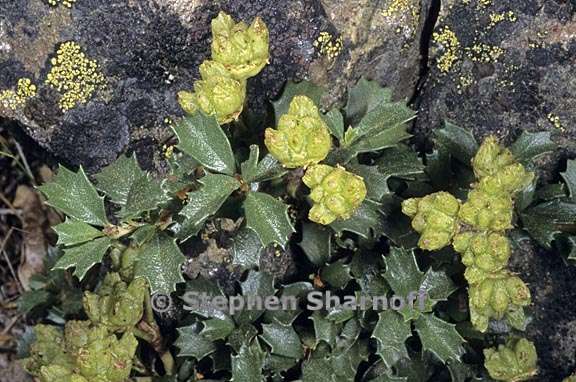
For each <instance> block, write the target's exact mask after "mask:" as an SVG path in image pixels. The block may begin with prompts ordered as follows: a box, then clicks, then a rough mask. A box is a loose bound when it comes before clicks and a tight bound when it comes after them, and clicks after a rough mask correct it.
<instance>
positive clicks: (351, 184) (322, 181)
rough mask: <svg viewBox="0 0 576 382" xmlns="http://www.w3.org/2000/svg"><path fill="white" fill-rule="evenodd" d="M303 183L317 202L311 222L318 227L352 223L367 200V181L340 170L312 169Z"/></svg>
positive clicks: (332, 168)
mask: <svg viewBox="0 0 576 382" xmlns="http://www.w3.org/2000/svg"><path fill="white" fill-rule="evenodd" d="M302 181H303V182H304V184H306V185H307V186H308V187H309V188H310V189H311V192H310V199H312V201H313V202H314V205H313V206H312V208H311V209H310V212H309V214H308V218H309V219H310V220H312V221H313V222H316V223H319V224H324V225H326V224H330V223H332V222H333V221H334V220H336V219H349V218H350V217H351V216H352V214H353V213H354V211H355V210H356V209H357V208H358V207H359V206H360V204H362V202H363V201H364V199H365V198H366V185H365V184H364V180H363V179H362V178H361V177H360V176H358V175H355V174H352V173H350V172H348V171H346V170H345V169H344V168H342V167H339V166H338V167H331V166H327V165H323V164H319V165H314V166H311V167H309V168H308V170H306V174H305V175H304V177H303V178H302Z"/></svg>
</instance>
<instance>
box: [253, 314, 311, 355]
mask: <svg viewBox="0 0 576 382" xmlns="http://www.w3.org/2000/svg"><path fill="white" fill-rule="evenodd" d="M260 337H261V338H262V339H263V340H264V341H266V343H267V344H268V345H270V347H271V348H272V350H271V351H272V354H276V355H280V356H283V357H290V358H295V359H300V358H302V357H303V356H304V348H303V347H302V343H300V337H299V336H298V333H296V331H295V330H294V328H293V327H292V325H283V324H280V323H278V322H273V323H271V324H262V334H261V335H260Z"/></svg>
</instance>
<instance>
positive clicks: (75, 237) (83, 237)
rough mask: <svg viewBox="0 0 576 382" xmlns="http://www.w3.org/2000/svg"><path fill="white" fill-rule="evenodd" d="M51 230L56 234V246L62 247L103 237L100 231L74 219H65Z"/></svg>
mask: <svg viewBox="0 0 576 382" xmlns="http://www.w3.org/2000/svg"><path fill="white" fill-rule="evenodd" d="M53 229H54V231H56V233H57V234H58V245H63V246H70V245H76V244H81V243H85V242H87V241H90V240H93V239H96V238H97V237H101V236H104V233H103V232H102V231H100V230H98V229H96V228H94V227H92V226H91V225H90V224H86V223H84V222H81V221H80V220H76V219H74V218H68V219H66V221H65V222H64V223H60V224H58V225H57V226H54V228H53Z"/></svg>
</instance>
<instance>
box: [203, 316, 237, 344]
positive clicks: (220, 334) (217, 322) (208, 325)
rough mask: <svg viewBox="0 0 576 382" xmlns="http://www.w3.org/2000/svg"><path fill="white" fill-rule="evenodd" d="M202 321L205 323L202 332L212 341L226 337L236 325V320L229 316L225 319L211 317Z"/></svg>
mask: <svg viewBox="0 0 576 382" xmlns="http://www.w3.org/2000/svg"><path fill="white" fill-rule="evenodd" d="M202 323H203V324H204V328H203V329H202V331H201V332H200V334H201V335H202V336H203V337H204V338H206V339H207V340H210V341H216V340H221V339H225V338H226V337H228V336H229V335H230V333H232V331H233V330H234V328H235V327H236V326H235V325H234V321H232V319H231V318H230V317H228V316H226V317H225V318H224V319H220V318H211V319H209V320H206V321H203V322H202Z"/></svg>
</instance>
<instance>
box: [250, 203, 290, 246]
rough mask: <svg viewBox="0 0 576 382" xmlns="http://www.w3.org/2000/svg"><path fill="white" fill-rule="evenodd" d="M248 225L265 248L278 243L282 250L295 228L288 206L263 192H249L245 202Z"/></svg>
mask: <svg viewBox="0 0 576 382" xmlns="http://www.w3.org/2000/svg"><path fill="white" fill-rule="evenodd" d="M244 210H245V213H246V223H247V225H248V227H249V228H251V229H252V230H254V232H256V234H257V235H258V237H259V238H260V241H261V242H262V245H263V246H267V245H268V244H271V243H277V244H279V245H280V246H281V247H282V248H284V246H285V245H286V242H287V241H288V237H289V236H290V234H292V232H294V231H295V230H294V227H293V226H292V223H291V222H290V218H289V217H288V206H287V205H285V204H284V203H282V202H281V201H279V200H277V199H275V198H274V197H272V196H270V195H268V194H264V193H262V192H249V193H248V195H247V196H246V201H245V202H244Z"/></svg>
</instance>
